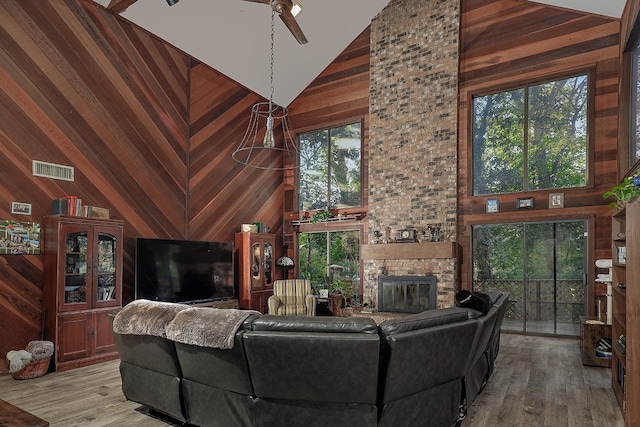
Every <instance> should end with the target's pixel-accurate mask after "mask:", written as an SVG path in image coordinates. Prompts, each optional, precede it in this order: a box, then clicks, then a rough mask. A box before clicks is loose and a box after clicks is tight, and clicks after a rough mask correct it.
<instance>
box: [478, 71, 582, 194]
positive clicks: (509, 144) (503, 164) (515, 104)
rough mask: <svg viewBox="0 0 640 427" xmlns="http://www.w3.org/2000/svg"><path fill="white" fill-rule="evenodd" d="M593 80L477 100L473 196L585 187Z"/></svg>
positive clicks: (576, 79) (544, 85) (571, 80)
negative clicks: (588, 124)
mask: <svg viewBox="0 0 640 427" xmlns="http://www.w3.org/2000/svg"><path fill="white" fill-rule="evenodd" d="M588 92H589V78H588V76H587V75H580V76H576V77H570V78H567V79H563V80H556V81H551V82H547V83H542V84H538V85H531V86H526V87H522V88H517V89H513V90H509V91H504V92H499V93H494V94H490V95H485V96H478V97H474V98H473V130H472V134H473V136H472V137H473V194H474V195H485V194H498V193H515V192H522V191H531V190H544V189H553V188H565V187H581V186H585V185H586V183H587V129H588V128H587V113H588V99H589V96H588Z"/></svg>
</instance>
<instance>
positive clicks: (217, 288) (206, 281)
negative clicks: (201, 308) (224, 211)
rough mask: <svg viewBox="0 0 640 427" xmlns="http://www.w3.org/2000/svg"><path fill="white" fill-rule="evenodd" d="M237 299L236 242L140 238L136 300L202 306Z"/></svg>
mask: <svg viewBox="0 0 640 427" xmlns="http://www.w3.org/2000/svg"><path fill="white" fill-rule="evenodd" d="M233 296H234V283H233V243H231V242H200V241H192V240H166V239H146V238H137V239H136V258H135V297H136V299H143V298H144V299H148V300H152V301H165V302H182V303H199V302H207V301H215V300H222V299H227V298H233Z"/></svg>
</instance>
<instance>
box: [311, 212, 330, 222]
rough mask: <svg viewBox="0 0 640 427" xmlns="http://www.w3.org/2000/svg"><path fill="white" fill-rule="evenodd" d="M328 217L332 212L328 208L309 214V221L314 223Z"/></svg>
mask: <svg viewBox="0 0 640 427" xmlns="http://www.w3.org/2000/svg"><path fill="white" fill-rule="evenodd" d="M329 218H333V212H331V211H330V210H328V209H325V210H323V211H318V212H316V213H314V214H311V222H313V223H314V224H315V223H317V222H323V221H326V220H328V219H329Z"/></svg>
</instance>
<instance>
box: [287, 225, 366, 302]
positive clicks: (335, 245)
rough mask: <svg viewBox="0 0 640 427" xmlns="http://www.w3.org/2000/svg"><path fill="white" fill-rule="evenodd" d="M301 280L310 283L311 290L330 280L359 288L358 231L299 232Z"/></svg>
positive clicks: (326, 283)
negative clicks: (306, 280)
mask: <svg viewBox="0 0 640 427" xmlns="http://www.w3.org/2000/svg"><path fill="white" fill-rule="evenodd" d="M298 238H299V240H298V243H299V257H298V260H299V261H298V262H299V263H300V266H299V267H300V268H299V269H300V277H301V278H304V279H309V280H311V284H312V286H313V288H314V289H318V288H323V287H326V286H327V285H328V284H329V283H330V282H332V281H333V280H341V281H343V282H347V283H349V284H351V287H352V289H353V290H354V292H356V293H357V290H358V289H359V287H360V231H359V230H341V231H330V232H311V233H300V234H299V235H298Z"/></svg>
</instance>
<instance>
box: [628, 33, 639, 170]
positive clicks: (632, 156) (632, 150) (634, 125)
mask: <svg viewBox="0 0 640 427" xmlns="http://www.w3.org/2000/svg"><path fill="white" fill-rule="evenodd" d="M639 106H640V38H639V39H638V41H636V45H635V48H634V50H633V59H632V68H631V129H630V132H629V136H630V138H629V140H630V145H629V168H632V167H633V166H634V165H635V164H636V162H637V161H638V159H640V108H639Z"/></svg>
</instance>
